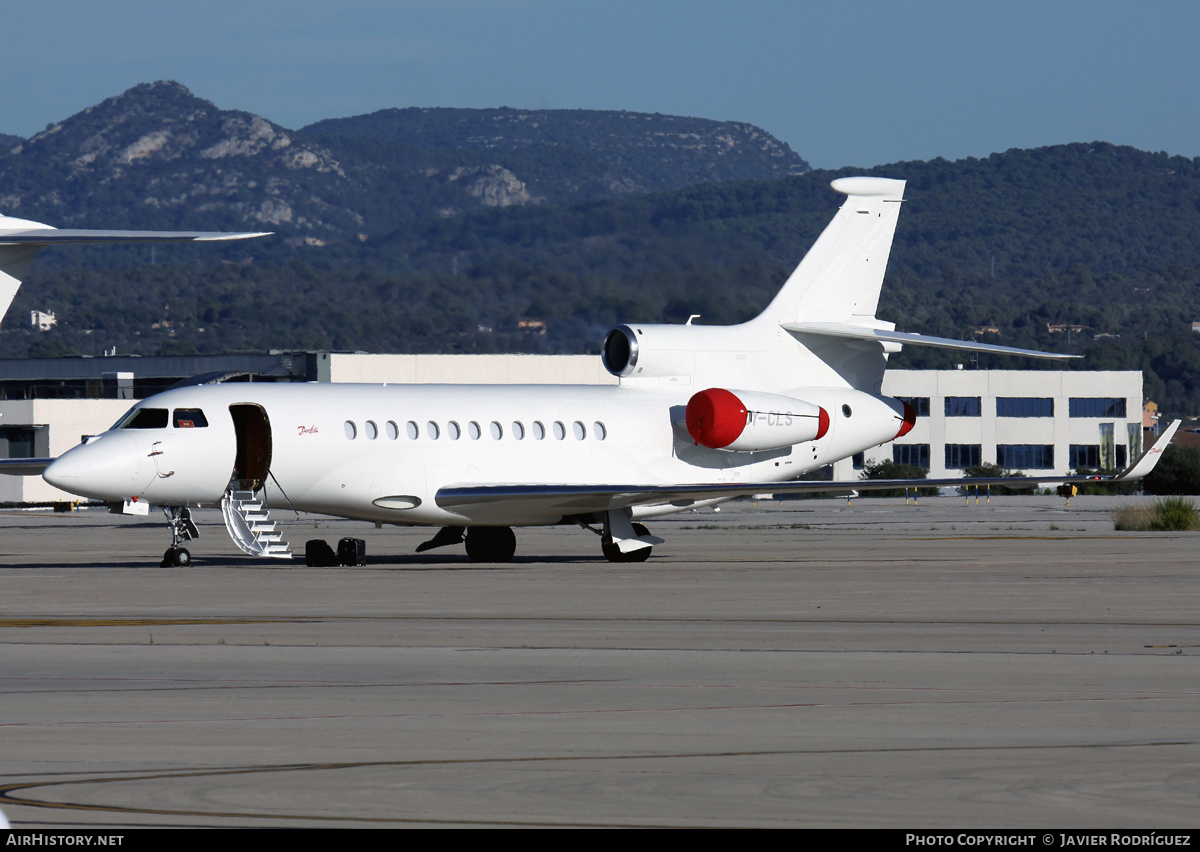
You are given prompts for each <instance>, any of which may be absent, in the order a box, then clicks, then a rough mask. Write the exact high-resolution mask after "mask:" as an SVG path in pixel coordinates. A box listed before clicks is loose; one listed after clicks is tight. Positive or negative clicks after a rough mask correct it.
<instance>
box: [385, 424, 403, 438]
mask: <svg viewBox="0 0 1200 852" xmlns="http://www.w3.org/2000/svg"><path fill="white" fill-rule="evenodd" d="M387 436H388V437H389V438H391V439H392V440H393V441H394V440H396V439H397V438H399V437H400V427H399V426H397V425H396V421H395V420H389V421H388V422H387Z"/></svg>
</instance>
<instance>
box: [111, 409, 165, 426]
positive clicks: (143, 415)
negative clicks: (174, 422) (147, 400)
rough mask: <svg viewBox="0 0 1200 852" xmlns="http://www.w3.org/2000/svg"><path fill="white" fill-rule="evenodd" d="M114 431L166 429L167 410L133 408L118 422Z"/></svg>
mask: <svg viewBox="0 0 1200 852" xmlns="http://www.w3.org/2000/svg"><path fill="white" fill-rule="evenodd" d="M113 428H114V429H166V428H167V410H166V409H165V408H133V409H130V410H129V411H128V412H127V413H126V414H125V416H124V417H122V418H121V419H120V420H118V421H117V422H116V424H115V425H114V426H113Z"/></svg>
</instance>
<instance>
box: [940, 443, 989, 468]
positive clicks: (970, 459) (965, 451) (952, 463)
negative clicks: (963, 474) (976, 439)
mask: <svg viewBox="0 0 1200 852" xmlns="http://www.w3.org/2000/svg"><path fill="white" fill-rule="evenodd" d="M982 450H983V447H981V446H980V445H979V444H947V445H946V469H947V470H962V469H963V468H967V467H977V466H978V465H979V464H981V463H982V460H983V453H982Z"/></svg>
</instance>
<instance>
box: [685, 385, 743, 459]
mask: <svg viewBox="0 0 1200 852" xmlns="http://www.w3.org/2000/svg"><path fill="white" fill-rule="evenodd" d="M684 422H685V423H687V430H688V434H689V435H691V436H692V439H693V440H694V441H695V442H696V443H697V444H701V445H702V446H705V447H710V448H712V449H714V450H719V449H721V448H722V447H727V446H729V445H730V444H732V443H733V442H734V441H736V440H737V439H738V436H739V435H741V434H742V430H744V429H745V428H746V406H744V405H743V404H742V401H741V400H740V399H738V398H737V397H736V396H734V395H733V394H732V393H731V392H730V391H727V390H725V389H724V388H709V389H708V390H702V391H700V392H699V393H697V394H696V395H694V396H693V397H692V398H691V399H689V400H688V404H687V411H686V412H685V413H684Z"/></svg>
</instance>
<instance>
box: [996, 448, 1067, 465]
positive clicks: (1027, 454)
mask: <svg viewBox="0 0 1200 852" xmlns="http://www.w3.org/2000/svg"><path fill="white" fill-rule="evenodd" d="M996 464H998V465H1000V467H1007V468H1009V469H1010V470H1018V469H1025V468H1030V469H1033V470H1047V469H1049V468H1052V467H1054V445H1053V444H997V445H996Z"/></svg>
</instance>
